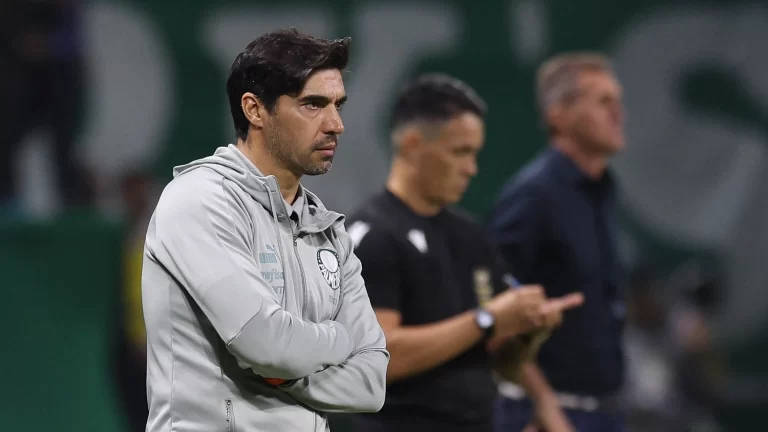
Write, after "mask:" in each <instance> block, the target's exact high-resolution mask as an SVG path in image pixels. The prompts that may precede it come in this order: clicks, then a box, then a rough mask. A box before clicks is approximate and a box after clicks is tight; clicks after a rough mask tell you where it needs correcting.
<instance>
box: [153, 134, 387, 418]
mask: <svg viewBox="0 0 768 432" xmlns="http://www.w3.org/2000/svg"><path fill="white" fill-rule="evenodd" d="M301 201H303V203H302V204H301V205H299V206H296V205H295V207H298V208H297V209H296V213H297V216H298V222H296V221H295V220H292V218H291V217H290V214H291V213H292V212H293V210H294V209H293V208H291V206H289V205H288V204H287V203H286V202H285V200H283V198H282V196H281V194H280V192H279V188H278V184H277V181H276V179H275V178H274V177H273V176H268V177H265V176H263V175H262V174H261V173H259V171H258V170H257V169H256V167H255V166H254V165H253V164H252V163H251V162H250V161H249V160H248V159H247V158H246V157H245V156H244V155H243V154H242V153H241V152H240V151H239V150H238V149H237V148H236V147H235V146H233V145H229V146H228V147H221V148H219V149H217V150H216V152H215V153H214V155H213V156H210V157H207V158H204V159H200V160H198V161H195V162H192V163H190V164H188V165H185V166H181V167H177V168H176V169H174V179H173V180H172V181H171V182H170V183H169V184H168V186H166V188H165V190H164V191H163V194H162V196H161V197H160V200H159V202H158V204H157V207H156V209H155V212H154V214H153V215H152V219H151V221H150V224H149V229H148V231H147V238H146V245H145V251H144V267H143V272H142V298H143V308H144V321H145V324H146V329H147V357H148V359H147V366H148V370H147V387H148V389H147V399H148V402H149V418H148V422H147V431H148V432H171V431H174V432H193V431H195V432H197V431H199V432H203V431H205V432H212V431H229V432H232V431H237V432H241V431H242V432H251V431H327V430H328V425H327V420H326V417H325V413H329V412H375V411H378V410H379V409H380V408H381V406H382V405H383V403H384V393H385V386H386V383H385V377H386V368H387V364H388V361H389V353H388V352H387V351H386V348H385V340H384V333H383V332H382V330H381V327H379V324H378V321H377V319H376V315H375V314H374V312H373V309H372V308H371V304H370V301H369V300H368V294H367V292H366V290H365V285H364V283H363V278H362V276H361V275H360V270H361V265H360V261H359V260H358V259H357V257H356V256H355V254H354V253H353V250H352V241H351V239H350V238H349V235H348V234H347V233H346V231H345V230H344V225H343V220H344V217H343V216H342V215H340V214H338V213H334V212H331V211H329V210H327V209H326V208H325V207H324V206H323V204H322V203H321V202H320V200H319V199H317V197H316V196H315V195H313V194H312V193H311V192H309V191H307V190H306V189H303V190H302V200H301ZM262 377H268V378H283V379H286V380H288V381H287V382H286V384H284V385H281V386H278V387H274V386H271V385H269V384H267V383H265V382H264V380H263V379H262Z"/></svg>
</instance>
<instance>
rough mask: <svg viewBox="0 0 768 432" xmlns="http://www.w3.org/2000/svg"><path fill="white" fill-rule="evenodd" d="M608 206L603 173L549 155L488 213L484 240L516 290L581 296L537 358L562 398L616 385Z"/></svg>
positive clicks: (616, 277) (616, 273)
mask: <svg viewBox="0 0 768 432" xmlns="http://www.w3.org/2000/svg"><path fill="white" fill-rule="evenodd" d="M615 205H616V194H615V186H614V182H613V180H612V178H611V174H610V172H607V173H606V174H605V175H604V176H603V177H602V179H601V180H599V181H593V180H590V179H589V178H588V177H586V176H585V175H584V174H583V173H582V172H581V171H580V170H579V168H578V167H577V166H576V165H575V164H574V163H573V162H572V161H571V160H570V159H569V158H567V157H565V156H564V155H562V154H561V153H560V152H558V151H556V150H554V149H549V150H547V151H545V152H543V153H542V154H541V155H540V156H539V157H537V158H536V159H535V160H534V161H532V162H531V163H530V164H529V165H528V166H526V167H525V168H524V169H523V170H522V171H521V172H520V173H519V175H517V176H516V177H515V178H514V179H513V180H511V181H510V182H509V183H508V184H507V185H506V186H505V187H504V189H503V192H502V193H501V196H500V198H499V200H498V202H497V203H496V205H495V208H494V209H493V211H492V214H491V221H490V232H491V238H492V239H493V241H494V242H495V243H496V244H497V245H498V247H499V249H500V250H501V252H502V254H503V255H504V258H505V259H506V261H507V263H508V264H509V266H510V270H512V271H513V272H514V274H515V276H516V277H517V279H518V280H519V281H520V282H521V283H539V284H541V285H543V286H544V289H545V290H546V292H547V295H548V296H561V295H564V294H567V293H570V292H574V291H581V292H582V293H583V294H584V304H583V305H582V306H581V307H579V308H577V309H573V310H571V311H568V312H566V313H565V315H564V321H563V325H562V326H561V327H560V328H559V329H558V330H556V331H555V332H554V333H553V334H552V337H551V338H550V339H549V341H547V343H546V344H544V346H543V347H542V348H541V351H540V352H539V357H538V362H539V366H540V367H541V369H542V370H543V371H544V374H545V375H546V376H547V378H548V379H549V381H550V383H551V384H552V386H553V387H554V388H555V389H556V390H558V391H561V392H570V393H577V394H582V395H592V396H598V397H599V396H604V395H607V394H610V393H613V392H616V391H617V390H619V389H620V387H621V384H622V380H623V375H624V358H623V352H622V348H621V338H622V328H623V323H624V304H623V295H622V292H621V289H620V285H621V281H622V279H623V269H622V265H621V263H620V260H619V256H618V250H617V220H616V215H615Z"/></svg>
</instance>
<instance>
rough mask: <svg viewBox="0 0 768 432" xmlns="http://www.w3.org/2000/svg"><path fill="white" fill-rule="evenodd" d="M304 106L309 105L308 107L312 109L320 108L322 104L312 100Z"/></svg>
mask: <svg viewBox="0 0 768 432" xmlns="http://www.w3.org/2000/svg"><path fill="white" fill-rule="evenodd" d="M304 106H305V107H307V109H311V110H316V109H320V106H318V105H317V104H315V103H312V102H310V103H308V104H305V105H304Z"/></svg>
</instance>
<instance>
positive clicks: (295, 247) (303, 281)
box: [293, 232, 308, 318]
mask: <svg viewBox="0 0 768 432" xmlns="http://www.w3.org/2000/svg"><path fill="white" fill-rule="evenodd" d="M298 239H299V235H298V234H296V233H295V232H294V233H293V252H294V253H295V254H296V261H298V262H299V271H300V272H301V291H302V293H303V297H304V298H303V300H304V304H303V305H302V307H301V315H302V318H304V317H306V316H307V303H308V302H307V294H308V293H307V277H306V276H305V275H304V265H303V264H302V263H301V256H300V255H299V246H298Z"/></svg>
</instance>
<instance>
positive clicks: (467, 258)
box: [347, 191, 503, 431]
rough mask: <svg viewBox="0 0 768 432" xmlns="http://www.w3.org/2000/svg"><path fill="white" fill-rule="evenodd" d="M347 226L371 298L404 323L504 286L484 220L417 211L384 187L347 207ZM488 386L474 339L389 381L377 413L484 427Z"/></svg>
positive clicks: (442, 315) (451, 311)
mask: <svg viewBox="0 0 768 432" xmlns="http://www.w3.org/2000/svg"><path fill="white" fill-rule="evenodd" d="M347 227H348V228H347V229H348V231H349V234H350V236H351V237H352V238H353V240H354V241H355V242H356V246H355V254H356V255H357V256H358V257H359V258H360V260H361V262H362V265H363V270H362V275H363V278H364V279H365V285H366V288H367V290H368V296H369V297H370V300H371V304H372V305H373V307H374V308H387V309H395V310H397V311H399V312H400V314H401V315H402V325H404V326H412V325H421V324H428V323H434V322H437V321H441V320H444V319H447V318H451V317H453V316H456V315H458V314H461V313H463V312H466V311H467V310H471V309H474V308H476V307H477V306H478V303H479V302H481V301H484V299H485V300H487V299H488V298H490V297H492V296H493V295H494V293H495V292H496V291H498V289H500V287H502V286H503V285H502V282H501V281H502V277H503V275H502V274H501V270H502V268H503V264H501V259H500V256H499V254H497V253H495V252H494V249H493V246H492V245H491V243H490V242H489V241H488V240H487V238H486V236H485V232H484V230H483V228H482V227H481V226H480V225H478V224H476V223H475V222H473V221H472V220H471V219H470V218H468V217H467V216H464V215H462V214H460V213H458V211H457V210H453V209H445V210H443V211H441V212H440V213H439V214H437V215H436V216H434V217H422V216H419V215H417V214H415V213H414V212H413V211H411V210H410V208H408V207H407V206H406V205H405V204H404V203H403V202H402V201H400V200H399V199H398V198H397V197H395V196H394V195H393V194H392V193H390V192H388V191H384V192H382V193H380V194H378V195H376V196H374V197H373V198H372V199H371V200H369V201H368V202H367V203H366V204H365V205H364V207H363V209H362V210H360V211H359V212H357V213H356V214H354V215H352V216H351V217H350V218H349V220H348V222H347ZM444 343H451V341H450V340H446V341H444ZM495 394H496V389H495V386H494V384H493V381H492V376H491V371H490V368H489V366H488V358H487V354H486V352H485V348H484V346H483V344H477V345H476V346H475V347H473V348H472V349H471V350H469V351H467V352H465V353H464V354H462V355H460V356H459V357H457V358H455V359H454V360H451V361H449V362H447V363H445V364H443V365H441V366H439V367H437V368H435V369H432V370H430V371H426V372H424V373H421V374H420V375H417V376H414V377H411V378H407V379H403V380H401V381H397V382H395V383H393V384H392V385H390V386H389V388H388V389H387V398H386V402H385V405H384V408H383V409H382V410H381V412H380V413H379V414H376V421H378V422H381V421H387V420H386V419H387V418H391V419H392V422H391V423H390V424H393V425H394V424H402V423H403V422H402V418H403V417H404V416H405V415H406V414H407V415H411V416H418V417H421V418H423V419H432V420H433V421H435V422H436V423H435V426H439V425H440V424H467V425H468V429H467V430H473V431H474V430H482V426H479V424H484V425H487V427H490V424H491V419H492V409H493V399H494V397H495ZM405 423H408V422H405ZM470 425H471V426H470ZM478 428H480V429H478ZM401 430H402V429H401Z"/></svg>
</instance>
